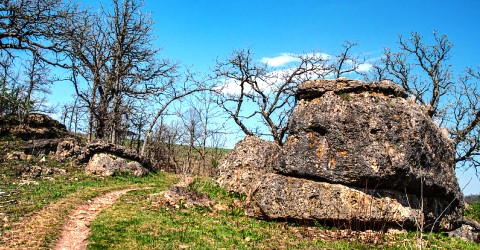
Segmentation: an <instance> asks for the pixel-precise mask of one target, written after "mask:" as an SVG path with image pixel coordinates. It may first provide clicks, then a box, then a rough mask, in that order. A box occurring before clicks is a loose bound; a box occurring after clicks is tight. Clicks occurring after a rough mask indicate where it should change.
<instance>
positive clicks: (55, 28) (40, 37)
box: [0, 0, 79, 65]
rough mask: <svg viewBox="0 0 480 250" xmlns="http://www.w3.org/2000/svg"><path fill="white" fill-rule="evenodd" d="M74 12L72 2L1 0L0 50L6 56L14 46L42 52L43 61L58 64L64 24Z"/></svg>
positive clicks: (71, 18) (73, 15)
mask: <svg viewBox="0 0 480 250" xmlns="http://www.w3.org/2000/svg"><path fill="white" fill-rule="evenodd" d="M77 14H79V13H78V11H77V8H76V6H75V5H74V4H69V3H65V2H64V1H62V0H7V1H1V2H0V51H1V52H2V54H3V53H6V54H7V56H12V51H15V50H22V51H28V52H30V53H31V54H35V55H41V56H40V57H39V58H40V59H41V60H43V61H46V62H48V63H51V64H55V65H61V63H60V62H61V61H62V60H60V59H61V55H62V53H63V52H64V51H65V49H66V41H65V37H67V36H66V33H65V30H64V29H63V28H64V27H65V26H64V25H65V24H67V23H69V20H73V19H75V17H76V15H77ZM52 54H53V55H52ZM3 55H4V56H5V54H3ZM49 56H50V57H49Z"/></svg>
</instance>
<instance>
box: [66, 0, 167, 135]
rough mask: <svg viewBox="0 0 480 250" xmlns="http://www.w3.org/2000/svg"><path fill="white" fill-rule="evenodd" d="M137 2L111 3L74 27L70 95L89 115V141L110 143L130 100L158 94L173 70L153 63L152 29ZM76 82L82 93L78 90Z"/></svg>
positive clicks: (156, 61)
mask: <svg viewBox="0 0 480 250" xmlns="http://www.w3.org/2000/svg"><path fill="white" fill-rule="evenodd" d="M141 6H142V3H141V1H138V0H113V1H112V5H111V8H110V9H107V8H105V7H104V8H103V9H102V12H95V13H94V12H91V13H89V14H88V15H86V16H85V17H84V18H83V19H82V20H79V21H76V22H80V23H81V25H80V26H79V25H76V26H75V27H77V28H76V30H74V31H72V32H73V33H75V35H74V36H73V37H72V39H71V43H70V49H71V50H70V56H71V60H72V62H73V64H72V69H73V70H74V73H73V77H72V82H73V83H74V86H75V89H76V93H77V94H78V96H79V97H80V98H81V100H82V101H83V102H85V103H86V104H87V106H88V107H89V110H90V120H89V127H90V129H89V134H90V136H89V138H90V139H91V138H92V135H94V136H95V137H96V138H102V139H109V140H110V141H111V142H113V143H115V142H116V141H117V139H118V136H117V134H118V133H119V131H120V130H122V129H123V128H119V127H118V126H117V125H119V124H122V121H123V122H125V121H124V118H125V112H126V111H127V110H129V109H130V108H131V107H128V104H131V103H133V102H131V101H129V100H131V99H147V98H148V97H150V96H154V95H159V94H161V93H162V92H163V91H164V89H165V85H168V84H170V82H171V81H172V79H171V78H172V77H173V76H172V74H173V73H174V72H175V67H176V66H175V64H172V63H170V62H169V61H168V60H160V59H158V55H159V50H158V49H156V48H155V47H154V46H153V44H152V43H153V38H154V37H153V30H152V29H153V26H152V25H153V23H152V21H151V19H150V18H149V17H147V16H144V15H143V14H142V12H141ZM78 77H81V78H82V79H81V80H83V81H86V82H87V84H88V87H87V88H86V89H81V88H80V84H79V83H81V82H83V81H81V80H80V79H78Z"/></svg>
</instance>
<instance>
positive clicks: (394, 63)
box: [377, 31, 480, 170]
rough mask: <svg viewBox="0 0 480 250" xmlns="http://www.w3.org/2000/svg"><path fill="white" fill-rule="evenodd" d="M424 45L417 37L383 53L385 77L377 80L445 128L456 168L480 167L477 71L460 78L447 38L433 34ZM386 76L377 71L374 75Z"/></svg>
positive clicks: (463, 74)
mask: <svg viewBox="0 0 480 250" xmlns="http://www.w3.org/2000/svg"><path fill="white" fill-rule="evenodd" d="M432 41H433V43H432V44H426V43H425V42H424V38H423V37H422V36H421V35H419V34H418V33H412V34H411V37H409V38H408V39H404V38H403V37H401V36H400V39H399V45H400V46H399V51H398V52H393V51H392V50H391V49H388V48H387V49H385V53H384V54H385V55H384V58H383V59H382V62H383V63H384V65H385V67H384V69H385V70H386V72H387V74H385V75H381V76H379V77H380V78H382V79H385V78H388V79H391V80H393V81H394V82H397V83H399V84H400V85H401V86H402V87H403V88H404V89H405V90H406V91H407V92H408V93H409V94H410V95H411V96H413V97H414V98H415V100H416V101H417V102H418V103H419V104H421V105H424V106H426V107H427V108H428V112H427V114H428V116H430V117H432V118H433V119H435V120H436V121H437V122H438V124H439V125H440V126H442V127H446V128H447V130H448V132H449V134H450V136H451V138H452V139H453V141H454V143H455V148H456V152H455V162H456V163H457V164H456V166H463V167H474V168H475V169H477V170H478V168H479V167H480V160H479V159H478V157H479V155H480V101H479V100H480V99H479V97H480V95H479V94H478V93H479V90H480V89H479V88H480V87H479V83H478V81H479V80H480V74H479V69H472V68H468V69H467V70H465V72H463V73H461V74H460V75H459V76H455V75H454V74H453V73H452V68H451V65H450V64H449V63H448V60H449V58H450V51H451V49H452V47H453V44H452V43H451V42H450V41H449V40H448V37H447V36H446V35H439V34H437V33H436V32H435V31H434V32H433V40H432ZM380 73H381V74H383V73H385V71H382V70H381V68H379V70H378V72H377V75H379V74H380Z"/></svg>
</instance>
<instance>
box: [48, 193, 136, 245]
mask: <svg viewBox="0 0 480 250" xmlns="http://www.w3.org/2000/svg"><path fill="white" fill-rule="evenodd" d="M131 190H132V189H123V190H116V191H112V192H109V193H106V194H104V195H102V196H98V197H96V198H94V199H93V200H89V201H88V203H87V204H84V205H82V206H80V207H78V208H77V209H75V211H73V213H72V214H70V216H69V218H68V220H67V222H66V223H65V224H64V226H63V228H62V234H61V236H60V239H59V240H58V241H57V243H56V245H55V246H54V247H53V248H52V249H54V250H63V249H68V250H83V249H87V238H88V235H89V233H90V229H89V226H90V223H91V222H92V221H93V220H94V219H95V217H97V215H98V214H99V213H100V212H101V211H102V210H104V209H106V208H108V207H109V206H110V205H112V204H113V203H114V202H115V201H116V200H117V199H118V198H120V196H122V195H124V194H125V193H127V192H128V191H131Z"/></svg>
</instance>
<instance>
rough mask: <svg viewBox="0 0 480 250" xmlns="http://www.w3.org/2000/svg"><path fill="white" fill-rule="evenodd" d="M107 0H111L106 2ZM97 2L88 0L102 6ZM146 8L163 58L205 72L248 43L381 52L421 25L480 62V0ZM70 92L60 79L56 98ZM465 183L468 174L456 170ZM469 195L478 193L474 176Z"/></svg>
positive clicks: (458, 65) (282, 49)
mask: <svg viewBox="0 0 480 250" xmlns="http://www.w3.org/2000/svg"><path fill="white" fill-rule="evenodd" d="M102 2H103V3H104V4H105V3H108V2H109V1H102ZM98 3H99V1H91V0H87V1H84V2H83V4H84V5H86V6H92V7H95V6H98ZM144 9H145V11H146V12H150V14H151V17H152V18H153V20H154V22H155V35H156V37H157V39H156V45H157V46H161V47H162V48H163V51H162V55H163V57H165V58H169V59H172V60H175V61H177V62H179V63H181V64H184V65H187V66H192V67H193V69H194V70H195V71H199V72H204V73H208V70H209V69H210V68H212V67H213V66H214V61H215V59H216V58H220V59H223V58H226V57H227V56H228V55H229V54H230V53H231V52H232V51H233V50H234V49H242V48H250V49H252V50H253V51H254V53H255V55H256V57H257V58H258V60H261V59H262V58H264V57H269V58H274V57H277V56H280V55H282V53H302V52H310V51H314V50H315V51H320V52H323V53H327V54H334V53H337V52H338V51H339V50H340V48H341V43H342V42H343V41H344V40H350V41H356V42H359V43H360V45H359V46H358V47H357V49H356V50H357V51H356V52H361V53H364V54H365V55H368V56H369V57H371V58H375V57H379V56H381V52H382V50H383V48H384V47H385V46H387V47H391V48H395V47H396V46H397V42H398V35H403V36H408V35H409V34H410V32H412V31H416V32H418V33H420V34H422V35H423V36H425V37H427V38H431V33H432V31H433V30H437V31H438V33H440V34H446V35H448V37H449V40H450V41H452V42H453V43H454V48H453V50H452V53H451V55H452V57H451V59H450V63H451V64H452V66H453V68H454V69H455V71H456V72H458V73H460V71H461V70H463V69H464V68H465V67H466V66H474V67H476V66H480V61H479V59H478V58H480V49H479V41H480V28H479V27H480V1H476V0H458V1H442V0H437V1H431V0H428V1H419V0H416V1H410V0H408V1H384V0H383V1H381V0H378V1H374V0H368V1H362V0H356V1H345V0H344V1H336V0H327V1H321V0H304V1H293V0H275V1H273V0H263V1H262V0H242V1H241V0H223V1H220V0H217V1H207V0H195V1H193V0H192V1H187V0H185V1H180V0H155V1H154V0H151V1H145V8H144ZM70 93H73V88H71V86H65V85H62V84H58V85H57V86H56V87H55V88H54V90H53V94H54V97H53V98H54V100H58V101H61V100H63V99H64V98H65V97H68V96H69V95H70ZM458 175H459V179H460V185H461V186H462V187H463V186H464V185H465V184H466V183H467V182H468V180H469V179H470V177H471V176H472V175H473V174H472V173H471V172H467V173H465V174H462V173H458ZM464 191H465V193H467V194H470V193H479V192H480V182H479V181H478V179H477V178H473V180H472V181H471V183H470V184H469V185H468V186H467V187H466V188H465V190H464Z"/></svg>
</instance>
